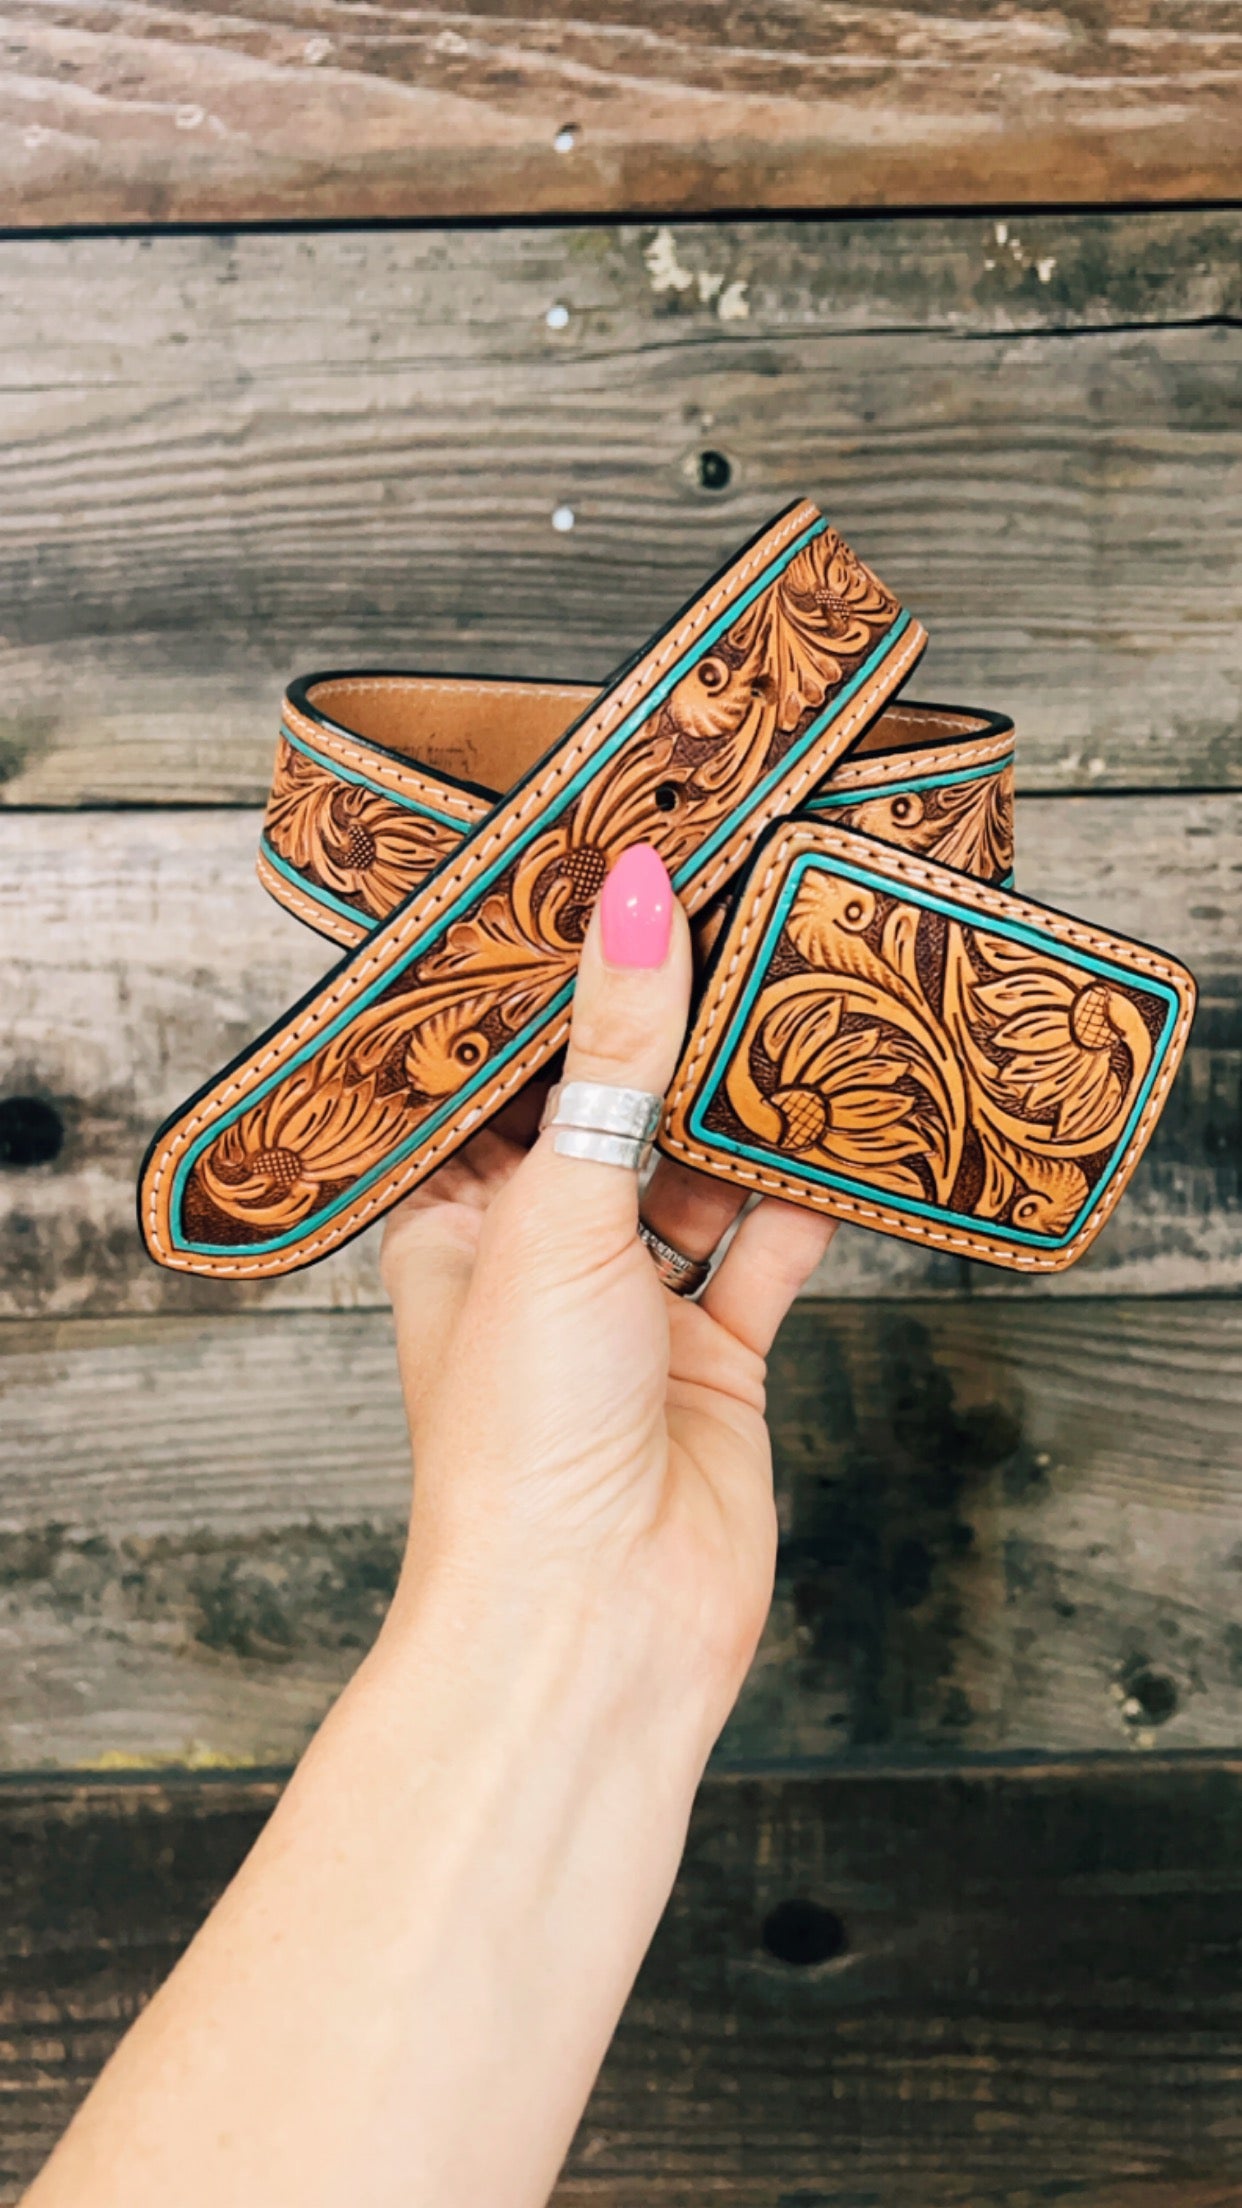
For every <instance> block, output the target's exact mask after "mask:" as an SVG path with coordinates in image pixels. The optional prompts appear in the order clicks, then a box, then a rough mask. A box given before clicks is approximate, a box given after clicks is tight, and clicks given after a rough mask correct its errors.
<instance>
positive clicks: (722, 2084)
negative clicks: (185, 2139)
mask: <svg viewBox="0 0 1242 2208" xmlns="http://www.w3.org/2000/svg"><path fill="white" fill-rule="evenodd" d="M278 1791H279V1780H278V1778H275V1777H272V1778H267V1777H254V1778H250V1779H247V1780H245V1781H239V1780H235V1779H227V1778H219V1779H216V1778H204V1779H200V1780H189V1779H185V1778H180V1779H178V1778H176V1777H171V1778H168V1779H165V1780H158V1781H154V1780H152V1781H141V1782H138V1781H129V1782H125V1781H120V1782H114V1783H107V1782H103V1781H92V1782H89V1783H80V1782H75V1781H73V1780H72V1779H69V1778H66V1779H63V1780H51V1781H37V1780H30V1781H10V1782H8V1784H7V1785H4V1786H2V1787H0V2027H2V2038H0V2092H2V2093H3V2098H4V2105H5V2109H6V2122H5V2131H4V2144H3V2146H0V2198H3V2199H5V2200H10V2201H12V2200H16V2198H17V2197H18V2194H19V2191H20V2188H21V2187H22V2185H23V2184H24V2183H25V2182H27V2181H28V2180H29V2179H30V2177H31V2176H32V2175H33V2173H34V2171H35V2169H36V2167H37V2166H38V2164H39V2162H40V2160H41V2159H42V2157H43V2156H44V2155H45V2154H46V2152H47V2151H48V2149H49V2148H50V2146H51V2144H52V2143H53V2141H54V2139H55V2137H56V2136H57V2134H58V2132H59V2130H60V2129H61V2128H62V2126H63V2124H64V2122H65V2120H66V2118H67V2116H68V2114H69V2112H70V2110H71V2108H72V2107H73V2105H74V2104H75V2102H76V2101H77V2100H78V2099H79V2098H80V2097H81V2095H82V2093H83V2092H84V2091H85V2089H86V2086H87V2085H88V2083H89V2080H90V2078H91V2076H92V2075H93V2074H94V2073H95V2071H96V2070H97V2069H98V2068H99V2066H100V2064H101V2063H102V2061H103V2059H104V2057H105V2055H106V2054H107V2052H108V2049H109V2048H110V2046H111V2045H112V2044H113V2042H114V2041H115V2039H116V2038H117V2036H118V2034H119V2033H120V2031H121V2030H122V2029H123V2028H124V2026H125V2024H126V2022H127V2021H128V2020H129V2018H130V2017H131V2016H132V2015H133V2014H134V2012H135V2010H136V2008H137V2007H139V2006H140V2005H141V2003H142V2001H143V2000H144V1999H145V1998H146V1997H147V1996H148V1995H149V1994H150V1992H151V1991H152V1990H153V1988H154V1987H155V1985H156V1984H157V1983H158V1982H159V1981H160V1979H161V1978H162V1977H163V1976H164V1975H165V1974H166V1972H167V1970H168V1969H169V1967H170V1965H171V1964H172V1962H173V1960H174V1958H175V1956H176V1954H177V1953H178V1952H179V1950H180V1949H181V1948H182V1947H183V1946H184V1944H185V1942H186V1940H187V1938H188V1937H189V1936H190V1934H191V1933H192V1931H193V1930H194V1928H195V1926H196V1925H197V1924H198V1923H199V1921H200V1920H201V1918H202V1917H203V1915H204V1914H205V1912H206V1911H207V1909H208V1908H209V1907H210V1905H211V1903H212V1901H213V1900H214V1899H215V1897H216V1896H217V1894H218V1893H219V1892H220V1891H221V1889H222V1887H223V1886H224V1884H225V1883H226V1882H227V1880H228V1878H229V1877H230V1876H231V1874H232V1872H233V1871H234V1870H235V1868H236V1867H237V1865H238V1864H239V1862H240V1861H241V1859H242V1857H243V1855H244V1854H245V1852H246V1850H247V1848H248V1847H249V1845H250V1843H251V1841H252V1840H253V1838H254V1836H255V1833H256V1832H257V1830H258V1828H259V1826H260V1824H261V1823H262V1821H263V1819H264V1817H265V1816H266V1815H267V1814H268V1812H269V1810H270V1808H271V1806H272V1805H273V1803H274V1801H275V1799H276V1797H277V1794H278ZM1240 1866H1242V1769H1240V1768H1239V1766H1238V1764H1237V1763H1236V1762H1233V1761H1228V1760H1218V1761H1215V1762H1213V1761H1200V1760H1194V1759H1191V1760H1188V1761H1181V1762H1172V1763H1170V1762H1168V1761H1165V1762H1161V1763H1159V1764H1155V1763H1147V1764H1136V1763H1133V1762H1126V1761H1121V1762H1110V1761H1104V1762H1101V1763H1097V1764H1094V1765H1093V1764H1079V1765H1073V1764H1061V1765H1057V1766H1052V1767H1043V1768H1041V1767H1028V1768H1026V1769H1022V1770H1015V1771H1012V1772H1010V1773H998V1772H995V1771H990V1772H989V1771H986V1770H985V1771H980V1770H971V1769H968V1768H961V1769H958V1770H956V1771H951V1772H946V1773H945V1774H943V1775H941V1776H937V1777H930V1776H927V1777H914V1776H902V1775H899V1774H891V1773H890V1774H883V1773H877V1774H874V1775H871V1776H868V1777H855V1778H852V1779H846V1778H836V1779H833V1778H827V1777H814V1776H809V1775H808V1776H788V1777H780V1776H772V1777H768V1778H764V1779H745V1778H743V1779H733V1780H728V1779H717V1780H713V1781H709V1782H708V1783H707V1784H706V1785H705V1787H704V1789H703V1791H702V1793H701V1795H700V1799H699V1802H698V1805H697V1808H696V1811H695V1815H694V1819H693V1822H692V1827H691V1832H690V1839H689V1845H688V1848H687V1852H686V1858H685V1862H684V1865H683V1868H682V1872H681V1875H680V1878H679V1880H678V1883H677V1887H676V1891H675V1893H674V1895H673V1899H672V1901H671V1903H670V1906H669V1909H668V1912H667V1914H666V1916H665V1919H664V1922H663V1924H662V1926H661V1928H660V1931H659V1933H658V1934H657V1937H656V1941H655V1944H654V1947H653V1948H652V1951H651V1954H650V1956H649V1958H648V1960H647V1962H646V1964H645V1965H644V1968H643V1971H642V1973H641V1975H640V1978H639V1981H638V1984H637V1987H636V1988H635V1992H634V1995H633V1997H632V1999H631V2002H630V2004H629V2008H628V2011H627V2014H626V2016H625V2019H624V2021H623V2023H622V2025H621V2029H620V2031H619V2033H618V2036H617V2039H616V2042H615V2044H614V2046H613V2049H612V2051H611V2053H610V2055H609V2057H608V2059H607V2061H606V2063H605V2066H604V2070H603V2073H602V2075H601V2077H600V2080H599V2083H598V2085H597V2088H596V2091H595V2093H594V2095H593V2097H592V2100H591V2103H590V2106H589V2108H588V2110H587V2112H586V2115H585V2117H584V2119H583V2122H582V2126H581V2129H580V2131H579V2135H578V2138H577V2141H576V2143H575V2146H574V2149H573V2152H572V2153H571V2156H570V2159H569V2163H568V2165H567V2169H566V2172H565V2176H564V2179H563V2182H562V2186H561V2188H560V2191H559V2193H558V2199H559V2200H561V2201H572V2202H580V2203H582V2204H584V2208H585V2204H586V2203H592V2204H598V2208H603V2204H604V2203H607V2204H609V2208H613V2204H616V2203H624V2204H625V2208H630V2204H631V2203H633V2204H635V2208H637V2203H638V2202H639V2201H640V2200H656V2201H659V2202H668V2203H678V2204H679V2208H691V2203H694V2202H701V2201H702V2200H703V2198H704V2197H706V2196H710V2197H711V2198H712V2199H718V2200H720V2201H722V2202H727V2203H728V2204H729V2208H738V2204H743V2203H744V2204H746V2208H760V2204H761V2203H764V2202H766V2203H769V2204H770V2203H772V2202H775V2201H777V2200H780V2201H784V2202H787V2203H789V2202H799V2203H805V2202H807V2201H816V2202H822V2203H825V2204H830V2208H861V2204H862V2203H868V2204H870V2208H881V2204H882V2208H890V2204H897V2208H922V2204H924V2203H929V2202H930V2203H934V2204H937V2208H939V2204H948V2203H955V2204H959V2208H1002V2204H1003V2208H1019V2204H1023V2208H1026V2204H1030V2203H1033V2202H1036V2201H1037V2202H1039V2203H1041V2204H1043V2203H1048V2202H1052V2203H1062V2204H1064V2208H1070V2204H1071V2203H1073V2204H1074V2208H1121V2204H1123V2203H1124V2204H1125V2208H1172V2204H1173V2202H1174V2201H1175V2200H1176V2202H1177V2204H1178V2208H1209V2204H1211V2208H1217V2204H1220V2208H1223V2204H1224V2203H1225V2202H1226V2201H1228V2202H1233V2201H1235V2200H1236V2199H1237V2198H1238V2197H1239V2192H1240V2191H1242V2146H1240V2145H1239V2141H1238V2133H1237V2122H1236V2117H1237V2108H1238V2096H1239V2092H1240V2090H1242V1971H1240V1970H1239V1962H1240V1961H1242V1868H1240ZM791 1926H792V1927H793V1930H794V1931H796V1932H797V1935H798V1936H797V1937H796V1938H794V1937H793V1936H792V1932H791Z"/></svg>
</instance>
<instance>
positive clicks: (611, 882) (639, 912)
mask: <svg viewBox="0 0 1242 2208" xmlns="http://www.w3.org/2000/svg"><path fill="white" fill-rule="evenodd" d="M599 928H600V936H601V938H602V940H603V946H604V957H605V958H606V959H607V961H608V964H609V965H610V966H662V965H663V964H664V961H665V959H666V958H667V957H668V946H669V938H670V937H671V935H672V932H673V885H672V883H671V882H670V880H669V878H668V868H667V867H666V866H665V864H664V861H663V859H662V858H661V857H660V854H659V852H658V851H657V850H656V848H655V846H654V844H650V843H634V844H631V846H630V848H629V850H628V851H623V852H622V853H621V856H620V858H619V859H618V860H617V862H616V865H615V866H613V867H612V868H611V869H610V871H609V874H608V878H607V880H606V881H605V883H604V886H603V889H602V890H601V891H600V899H599Z"/></svg>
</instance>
